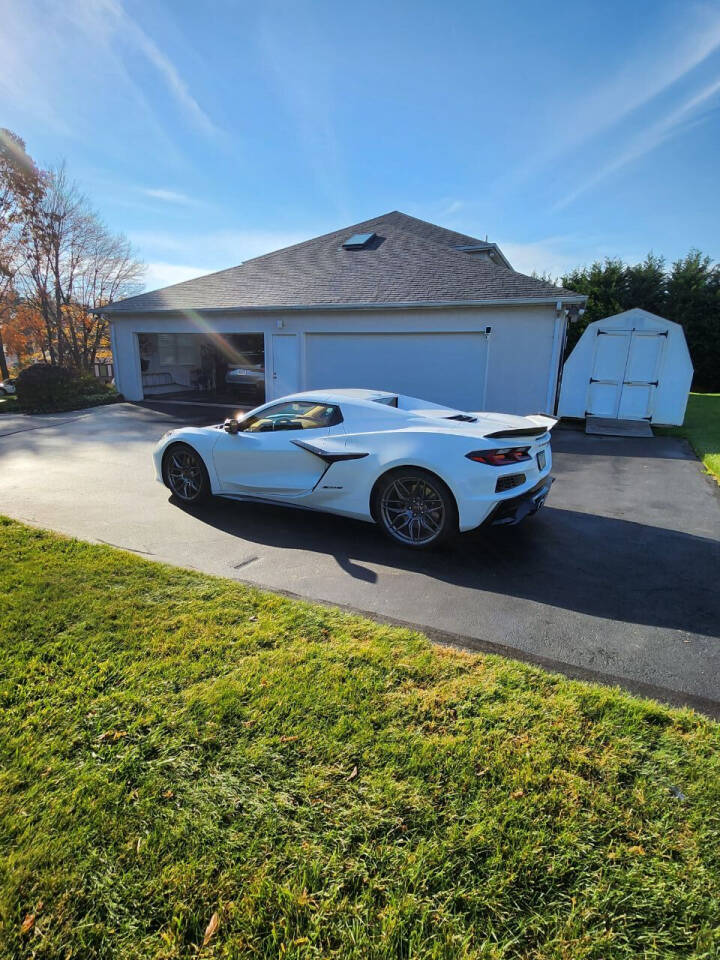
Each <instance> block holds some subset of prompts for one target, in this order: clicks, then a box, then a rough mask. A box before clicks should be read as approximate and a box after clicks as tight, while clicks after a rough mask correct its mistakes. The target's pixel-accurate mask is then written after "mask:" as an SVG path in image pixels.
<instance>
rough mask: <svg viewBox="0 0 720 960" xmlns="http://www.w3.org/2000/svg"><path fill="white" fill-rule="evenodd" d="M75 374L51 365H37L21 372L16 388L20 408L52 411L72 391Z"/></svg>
mask: <svg viewBox="0 0 720 960" xmlns="http://www.w3.org/2000/svg"><path fill="white" fill-rule="evenodd" d="M72 381H73V373H72V370H70V369H69V368H68V367H59V366H54V365H51V364H49V363H35V364H33V366H32V367H26V368H25V370H21V371H20V373H19V375H18V378H17V383H16V384H15V388H16V390H17V398H18V401H19V403H20V406H21V407H23V408H24V409H28V410H34V409H38V408H48V409H52V408H53V407H54V405H55V404H56V403H60V402H61V401H63V400H65V399H66V398H67V396H68V393H69V392H70V390H71V384H72Z"/></svg>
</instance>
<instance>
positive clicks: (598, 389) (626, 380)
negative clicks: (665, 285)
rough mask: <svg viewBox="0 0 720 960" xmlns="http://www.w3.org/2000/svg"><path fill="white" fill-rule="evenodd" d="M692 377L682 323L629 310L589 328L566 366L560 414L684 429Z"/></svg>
mask: <svg viewBox="0 0 720 960" xmlns="http://www.w3.org/2000/svg"><path fill="white" fill-rule="evenodd" d="M692 375H693V368H692V363H691V360H690V353H689V351H688V348H687V343H686V341H685V334H684V333H683V329H682V327H681V326H680V325H679V324H677V323H672V322H671V321H670V320H665V319H664V317H659V316H657V315H656V314H653V313H649V312H648V311H647V310H641V309H639V308H635V309H633V310H626V311H624V312H623V313H619V314H616V315H615V316H612V317H607V318H606V319H605V320H596V321H594V322H593V323H590V324H588V326H587V328H586V329H585V330H584V332H583V334H582V336H581V337H580V339H579V340H578V342H577V344H576V346H575V348H574V350H573V351H572V353H571V354H570V356H569V357H568V359H567V362H566V363H565V367H564V370H563V379H562V387H561V390H560V404H559V408H558V412H559V414H560V415H561V416H563V417H574V418H578V419H580V418H583V417H599V418H603V419H608V420H645V421H647V422H649V423H658V424H667V425H672V424H681V423H682V422H683V419H684V417H685V407H686V405H687V398H688V393H689V392H690V384H691V382H692Z"/></svg>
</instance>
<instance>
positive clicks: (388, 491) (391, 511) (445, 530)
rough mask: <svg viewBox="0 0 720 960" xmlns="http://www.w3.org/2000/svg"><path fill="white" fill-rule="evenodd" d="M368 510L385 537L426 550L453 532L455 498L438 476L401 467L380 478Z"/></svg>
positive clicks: (455, 516)
mask: <svg viewBox="0 0 720 960" xmlns="http://www.w3.org/2000/svg"><path fill="white" fill-rule="evenodd" d="M372 513H373V516H374V517H375V520H376V521H377V523H378V525H379V526H380V528H381V529H382V531H383V533H384V534H385V536H387V537H389V538H390V540H392V541H393V542H394V543H399V544H402V546H404V547H409V548H410V549H411V550H427V549H428V548H430V547H434V546H436V545H437V544H439V543H442V542H443V541H444V540H447V538H448V537H451V536H453V534H455V533H457V529H458V520H457V506H456V504H455V498H454V497H453V495H452V493H451V492H450V490H449V489H448V487H447V485H446V484H445V483H443V481H442V480H441V479H440V477H437V476H435V474H434V473H430V471H428V470H423V469H422V468H421V467H401V468H399V469H397V470H391V471H390V472H389V473H386V474H385V475H384V476H383V477H380V479H379V480H378V482H377V484H376V485H375V489H374V491H373V499H372Z"/></svg>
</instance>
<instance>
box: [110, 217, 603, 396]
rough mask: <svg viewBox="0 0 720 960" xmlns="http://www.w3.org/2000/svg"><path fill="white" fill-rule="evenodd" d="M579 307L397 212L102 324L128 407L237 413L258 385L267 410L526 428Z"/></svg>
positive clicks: (155, 294) (552, 379)
mask: <svg viewBox="0 0 720 960" xmlns="http://www.w3.org/2000/svg"><path fill="white" fill-rule="evenodd" d="M585 299H586V298H585V297H584V296H583V295H582V294H576V293H573V292H572V291H570V290H565V289H563V288H561V287H557V286H555V285H554V284H551V283H549V282H548V281H545V280H541V279H539V278H537V277H528V276H525V275H524V274H521V273H518V272H517V271H515V270H513V269H512V266H511V265H510V263H509V261H508V259H507V257H505V255H504V254H503V253H502V251H501V250H500V248H499V247H498V245H497V244H495V243H491V242H489V241H488V240H487V239H485V240H482V239H480V238H477V237H472V236H469V235H467V234H461V233H458V232H456V231H454V230H449V229H446V228H445V227H441V226H438V225H437V224H432V223H428V222H427V221H424V220H418V219H417V218H415V217H410V216H408V215H407V214H404V213H400V212H399V211H397V210H396V211H393V212H391V213H387V214H383V215H382V216H380V217H374V218H373V219H371V220H366V221H363V222H362V223H357V224H353V225H352V226H348V227H345V228H343V229H341V230H335V231H333V232H332V233H328V234H324V235H323V236H320V237H315V238H313V239H311V240H306V241H304V242H303V243H299V244H295V245H294V246H291V247H286V248H284V249H282V250H276V251H274V252H272V253H267V254H264V255H263V256H260V257H256V258H254V259H252V260H247V261H246V262H245V263H242V264H240V265H239V266H237V267H232V268H230V269H228V270H222V271H220V272H218V273H215V274H208V275H207V276H205V277H197V278H195V279H193V280H188V281H186V282H184V283H179V284H175V285H173V286H171V287H165V288H164V289H162V290H153V291H149V292H147V293H143V294H140V295H138V296H136V297H130V298H128V299H127V300H123V301H118V302H117V303H113V304H108V305H107V306H106V307H103V308H102V313H103V314H104V315H106V316H107V318H108V320H109V321H110V335H111V340H112V349H113V357H114V359H115V372H116V376H115V380H116V385H117V387H118V390H119V391H120V392H121V393H122V394H123V395H124V396H125V397H126V398H127V399H128V400H140V399H143V398H144V399H152V400H153V401H154V402H155V403H157V402H160V403H162V402H163V401H164V402H166V403H176V402H182V400H184V399H185V398H186V397H187V398H188V399H195V400H196V401H202V402H213V401H217V402H218V404H223V403H225V402H229V401H232V402H233V403H237V405H238V406H239V405H240V404H241V403H242V404H243V405H245V404H246V403H247V404H251V403H253V402H254V401H257V400H259V399H261V392H260V388H261V387H262V389H263V390H264V394H262V396H264V398H265V399H266V400H274V399H277V398H278V397H282V396H286V395H288V394H290V393H294V392H297V391H301V390H311V389H324V388H328V387H352V386H358V387H370V388H378V389H383V390H393V391H396V392H399V393H406V394H409V395H410V396H416V397H421V398H424V399H428V400H432V401H435V402H437V403H443V404H446V405H449V406H452V407H455V408H459V409H463V410H481V409H486V410H499V411H503V412H505V413H517V414H527V413H541V412H546V413H552V412H553V410H554V409H555V402H556V396H557V388H558V378H559V372H560V363H561V357H562V350H563V343H564V339H565V334H566V331H567V327H568V324H569V323H572V322H574V321H575V320H576V319H577V317H578V315H579V311H580V310H581V309H582V308H583V305H584V303H585ZM255 386H257V390H256V391H255V392H253V390H251V389H248V388H251V387H255ZM198 394H201V395H202V396H198Z"/></svg>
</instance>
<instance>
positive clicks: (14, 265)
mask: <svg viewBox="0 0 720 960" xmlns="http://www.w3.org/2000/svg"><path fill="white" fill-rule="evenodd" d="M42 191H43V177H42V174H41V173H40V171H39V170H38V169H37V167H36V166H35V164H34V162H33V160H32V158H31V157H29V156H28V154H27V153H26V151H25V143H24V142H23V141H22V140H21V139H20V137H18V136H17V135H16V134H14V133H12V132H11V131H10V130H6V129H0V377H2V378H5V377H7V376H8V368H7V360H6V358H5V349H4V346H3V338H2V333H3V329H2V328H3V326H4V324H5V323H7V321H8V320H9V319H10V317H11V316H12V312H13V309H14V307H15V304H16V302H17V296H16V291H15V276H16V273H17V271H18V269H19V268H20V267H21V266H22V264H23V263H24V254H25V251H26V244H27V242H28V225H29V211H30V210H31V209H32V207H34V206H35V205H36V204H37V202H38V201H39V199H40V197H41V195H42Z"/></svg>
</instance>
